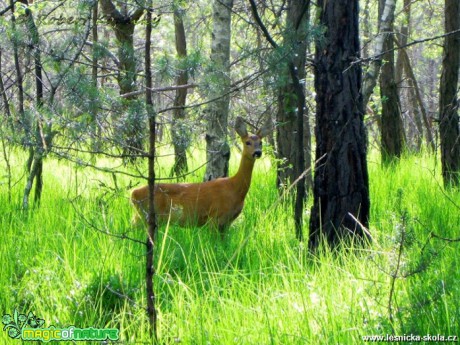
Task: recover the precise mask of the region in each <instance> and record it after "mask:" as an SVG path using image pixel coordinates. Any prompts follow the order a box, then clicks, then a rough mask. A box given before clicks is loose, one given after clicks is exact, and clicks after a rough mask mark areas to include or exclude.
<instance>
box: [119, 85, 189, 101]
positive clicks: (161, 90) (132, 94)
mask: <svg viewBox="0 0 460 345" xmlns="http://www.w3.org/2000/svg"><path fill="white" fill-rule="evenodd" d="M195 87H198V84H186V85H176V86H165V87H159V88H145V89H142V90H136V91H133V92H128V93H125V94H123V95H120V97H121V98H129V97H133V96H139V95H142V94H144V93H145V92H146V91H147V90H149V91H151V92H152V93H156V92H165V91H176V90H181V89H192V88H195Z"/></svg>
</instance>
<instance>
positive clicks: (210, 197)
mask: <svg viewBox="0 0 460 345" xmlns="http://www.w3.org/2000/svg"><path fill="white" fill-rule="evenodd" d="M235 130H236V132H237V133H238V134H239V135H240V137H241V140H242V143H243V153H242V155H241V162H240V167H239V169H238V172H237V173H236V174H235V175H234V176H232V177H225V178H219V179H216V180H212V181H208V182H203V183H158V184H155V195H154V203H155V214H156V216H157V220H158V222H159V223H160V224H162V223H166V222H167V220H168V218H169V217H170V216H171V221H173V222H175V223H178V224H179V225H181V226H185V225H197V226H202V225H204V224H207V223H209V224H210V225H211V226H212V227H217V228H219V229H220V230H224V229H225V228H226V227H228V226H229V225H230V224H231V223H232V222H233V221H234V220H235V219H236V218H237V217H238V215H239V214H240V213H241V211H242V210H243V206H244V199H245V197H246V194H247V192H248V190H249V186H250V185H251V177H252V170H253V168H254V162H255V160H256V159H257V158H259V157H260V155H261V154H262V138H263V137H264V136H266V135H267V134H268V132H269V127H268V126H265V127H264V128H262V129H260V130H259V131H258V132H257V134H255V135H254V134H249V133H248V132H247V130H246V125H245V124H244V122H243V120H242V119H241V118H239V117H238V118H237V120H236V123H235ZM131 201H132V203H133V205H134V206H135V208H136V210H137V214H136V215H135V220H134V221H135V222H138V220H139V218H143V219H144V220H145V219H146V217H145V216H146V215H147V211H148V186H143V187H140V188H136V189H134V190H133V191H132V193H131Z"/></svg>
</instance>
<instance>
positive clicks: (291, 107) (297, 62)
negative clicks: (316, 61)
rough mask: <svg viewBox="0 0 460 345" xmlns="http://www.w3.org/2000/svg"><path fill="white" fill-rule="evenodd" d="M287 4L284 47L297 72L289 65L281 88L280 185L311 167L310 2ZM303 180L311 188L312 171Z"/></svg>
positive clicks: (277, 141) (277, 136)
mask: <svg viewBox="0 0 460 345" xmlns="http://www.w3.org/2000/svg"><path fill="white" fill-rule="evenodd" d="M287 6H288V7H287V16H286V29H285V33H284V46H285V49H286V50H287V51H288V52H289V55H290V58H289V62H292V64H293V66H294V72H295V74H296V75H295V76H292V72H293V71H291V66H290V65H289V64H286V67H285V70H284V72H283V76H282V78H281V79H284V80H286V83H285V84H284V85H282V86H281V88H280V89H279V91H278V110H277V115H276V121H277V123H278V126H277V128H276V129H277V135H276V144H277V145H276V149H277V158H278V159H279V160H278V167H277V185H278V187H283V186H285V187H287V186H289V185H290V184H291V183H293V182H294V181H295V180H297V178H298V177H299V176H300V175H301V174H302V173H303V172H304V171H305V170H307V169H309V168H310V167H311V136H310V125H309V121H308V113H307V108H306V107H305V84H301V83H300V81H303V80H305V77H306V70H305V64H306V54H307V46H308V40H307V34H308V33H307V31H308V26H307V25H308V18H309V6H310V1H304V0H289V1H288V3H287ZM294 79H296V80H294ZM297 84H298V85H297ZM297 87H300V88H301V90H297ZM299 91H301V93H300V92H299ZM300 94H302V97H301V98H300V97H299V96H300ZM299 116H300V117H302V123H303V127H304V128H303V129H302V132H303V133H308V134H307V135H306V138H305V139H306V140H305V142H304V141H303V139H301V138H300V136H299V135H298V130H299V123H298V118H299ZM300 151H303V154H302V156H303V157H299V156H298V155H299V153H300ZM299 158H300V160H299ZM301 161H302V162H303V163H301V164H302V166H299V163H300V162H301ZM305 163H306V164H305ZM303 181H307V187H308V188H310V187H311V185H312V177H311V170H308V172H307V175H306V178H305V179H304V180H303ZM304 183H305V182H304Z"/></svg>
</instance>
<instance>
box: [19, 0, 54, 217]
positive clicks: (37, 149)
mask: <svg viewBox="0 0 460 345" xmlns="http://www.w3.org/2000/svg"><path fill="white" fill-rule="evenodd" d="M26 16H27V27H28V31H29V34H30V37H31V42H32V48H33V56H34V64H35V93H36V95H35V101H36V107H35V108H36V109H35V113H36V117H37V119H36V128H35V141H34V146H33V147H31V150H30V151H29V154H30V156H29V162H31V169H30V171H29V176H28V178H27V182H26V187H25V189H24V197H23V202H22V206H23V208H24V209H27V208H28V207H29V195H30V192H31V189H32V185H33V183H34V180H35V195H34V201H35V203H37V204H38V205H39V204H40V199H41V195H42V191H43V159H44V157H45V155H46V151H47V149H48V146H50V145H51V139H52V137H51V134H49V135H46V133H47V132H49V133H50V132H51V125H43V123H42V120H41V118H40V117H41V116H40V112H41V110H42V107H43V79H42V64H41V53H40V47H39V43H40V39H39V33H38V29H37V26H36V25H35V21H34V18H33V14H32V11H31V10H30V9H27V10H26ZM48 129H49V131H48Z"/></svg>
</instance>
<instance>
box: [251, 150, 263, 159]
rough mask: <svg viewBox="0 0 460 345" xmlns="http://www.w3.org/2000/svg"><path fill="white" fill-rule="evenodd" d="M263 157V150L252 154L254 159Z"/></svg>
mask: <svg viewBox="0 0 460 345" xmlns="http://www.w3.org/2000/svg"><path fill="white" fill-rule="evenodd" d="M261 156H262V151H261V150H257V151H254V153H253V154H252V157H254V158H260V157H261Z"/></svg>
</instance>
